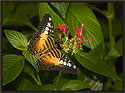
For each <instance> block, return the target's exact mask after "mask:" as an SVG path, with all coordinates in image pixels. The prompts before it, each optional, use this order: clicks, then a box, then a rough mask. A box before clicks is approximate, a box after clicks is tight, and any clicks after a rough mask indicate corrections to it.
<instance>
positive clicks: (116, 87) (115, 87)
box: [111, 80, 123, 91]
mask: <svg viewBox="0 0 125 93" xmlns="http://www.w3.org/2000/svg"><path fill="white" fill-rule="evenodd" d="M111 89H112V90H114V91H123V81H119V80H117V81H115V84H114V85H113V86H112V88H111Z"/></svg>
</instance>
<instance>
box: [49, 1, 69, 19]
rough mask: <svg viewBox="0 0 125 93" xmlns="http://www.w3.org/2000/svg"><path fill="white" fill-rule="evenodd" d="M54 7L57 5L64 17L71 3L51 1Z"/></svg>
mask: <svg viewBox="0 0 125 93" xmlns="http://www.w3.org/2000/svg"><path fill="white" fill-rule="evenodd" d="M51 4H52V5H53V6H54V7H56V9H58V11H59V12H60V14H61V15H62V16H63V18H65V15H66V12H67V9H68V6H69V3H67V2H60V3H51Z"/></svg>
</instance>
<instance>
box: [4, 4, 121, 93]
mask: <svg viewBox="0 0 125 93" xmlns="http://www.w3.org/2000/svg"><path fill="white" fill-rule="evenodd" d="M97 5H98V4H97ZM111 5H113V4H111ZM2 6H3V8H2V9H3V29H4V32H3V49H4V51H3V54H4V52H5V50H6V51H8V54H7V53H5V54H4V56H3V62H2V63H3V67H2V70H3V72H2V75H3V78H2V79H3V80H2V81H3V82H2V85H3V87H4V89H5V90H6V88H7V90H12V89H11V88H10V89H9V88H8V86H11V84H12V85H13V84H14V88H15V90H18V91H56V90H61V91H66V90H68V91H69V90H72V91H77V90H81V91H82V90H83V91H84V90H92V91H102V90H115V91H117V90H119V91H121V90H122V89H123V88H122V78H119V75H118V74H119V72H117V71H116V70H117V69H116V67H115V64H114V63H115V62H116V61H115V60H114V59H118V58H119V57H121V56H122V55H123V53H122V50H123V48H122V45H123V43H122V35H121V32H120V31H121V25H122V22H121V20H120V19H115V18H114V19H113V20H112V19H110V20H111V21H112V29H110V30H112V32H113V33H112V35H113V36H114V37H113V39H114V40H115V38H116V39H117V37H118V38H119V37H120V39H119V40H118V41H117V42H116V44H115V43H114V44H115V45H114V46H113V47H110V48H109V45H110V43H112V42H111V41H110V42H109V41H107V39H110V38H111V37H110V36H109V35H108V34H107V33H109V32H110V30H109V29H108V28H109V27H108V26H109V25H108V24H107V23H106V21H104V20H109V19H100V18H96V17H97V16H98V15H96V14H94V12H93V11H92V7H96V4H92V5H91V4H88V3H69V2H60V3H55V2H52V3H45V2H44V3H43V2H42V3H15V2H14V3H8V2H4V3H3V4H2ZM93 9H95V10H96V11H97V12H99V13H101V14H102V15H104V16H105V17H106V18H107V16H108V15H109V14H110V13H109V12H110V11H108V10H99V9H98V8H93ZM108 9H109V8H108ZM100 11H101V12H100ZM45 13H49V14H50V15H51V16H52V20H53V23H54V27H58V24H66V25H67V26H69V32H70V33H69V34H70V36H72V37H74V35H75V32H76V31H75V29H74V28H75V27H77V26H78V27H81V24H84V27H85V31H84V32H83V38H84V40H87V37H91V39H92V42H87V43H86V47H88V48H86V47H84V48H83V51H81V52H79V53H78V54H76V55H73V56H71V55H69V57H71V59H72V60H73V61H74V63H76V65H77V67H78V73H77V75H71V74H66V73H62V72H60V71H59V73H57V72H58V71H43V70H41V71H39V69H38V67H37V64H36V60H37V58H38V57H39V55H37V56H34V55H32V54H30V53H29V51H28V50H27V46H28V44H29V43H28V40H27V39H28V37H31V35H32V32H31V29H32V30H33V31H37V29H36V28H35V26H34V25H33V23H32V19H33V18H34V17H36V16H38V15H39V18H40V20H41V19H42V17H43V16H44V14H45ZM116 23H118V25H117V24H116ZM36 24H38V23H36ZM26 28H28V29H26ZM110 28H111V27H110ZM14 29H16V30H14ZM22 29H24V30H22ZM119 29H120V31H119V32H118V34H117V31H118V30H119ZM108 30H109V31H108ZM22 33H23V34H22ZM4 34H5V35H4ZM28 34H30V35H29V36H28ZM103 36H104V37H103ZM9 43H10V44H11V45H12V46H13V48H15V54H16V53H18V52H17V49H18V50H19V51H20V52H19V55H15V54H9V53H10V51H13V50H11V49H9V48H8V47H7V46H8V45H9ZM21 55H22V56H21ZM24 59H25V60H24ZM112 68H113V69H112ZM120 73H122V72H120ZM120 80H121V81H120ZM109 86H110V87H109ZM12 87H13V86H12Z"/></svg>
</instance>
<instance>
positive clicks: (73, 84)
mask: <svg viewBox="0 0 125 93" xmlns="http://www.w3.org/2000/svg"><path fill="white" fill-rule="evenodd" d="M85 88H90V86H89V85H88V84H86V83H84V82H83V81H81V80H69V81H68V82H67V83H66V84H65V85H64V86H63V87H62V88H61V90H80V89H85Z"/></svg>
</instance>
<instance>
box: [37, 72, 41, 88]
mask: <svg viewBox="0 0 125 93" xmlns="http://www.w3.org/2000/svg"><path fill="white" fill-rule="evenodd" d="M36 77H37V80H38V82H39V85H40V86H42V83H41V80H40V77H39V75H38V73H37V72H36Z"/></svg>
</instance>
